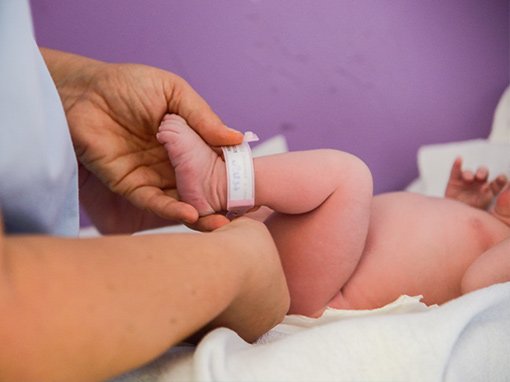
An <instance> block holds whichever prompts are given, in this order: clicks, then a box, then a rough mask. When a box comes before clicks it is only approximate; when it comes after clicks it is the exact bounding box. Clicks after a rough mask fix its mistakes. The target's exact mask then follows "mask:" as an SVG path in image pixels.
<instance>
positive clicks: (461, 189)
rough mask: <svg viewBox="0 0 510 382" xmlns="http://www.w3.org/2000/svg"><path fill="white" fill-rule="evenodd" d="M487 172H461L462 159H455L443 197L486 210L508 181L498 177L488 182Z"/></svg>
mask: <svg viewBox="0 0 510 382" xmlns="http://www.w3.org/2000/svg"><path fill="white" fill-rule="evenodd" d="M488 178H489V170H488V169H487V168H486V167H479V168H478V169H477V170H476V172H475V173H473V172H472V171H469V170H465V171H463V170H462V159H461V158H460V157H458V158H456V159H455V161H454V162H453V165H452V169H451V172H450V178H449V179H448V184H447V185H446V190H445V197H447V198H451V199H455V200H458V201H460V202H463V203H466V204H467V205H470V206H472V207H476V208H481V209H486V208H487V207H488V206H489V205H490V204H491V202H492V200H493V199H494V197H495V196H496V195H498V194H499V193H500V192H501V190H502V189H503V187H505V185H506V184H507V182H508V180H507V178H506V176H505V175H499V176H498V177H496V179H494V180H493V181H491V182H489V181H488Z"/></svg>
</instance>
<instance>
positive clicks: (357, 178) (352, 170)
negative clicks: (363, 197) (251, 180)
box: [324, 149, 373, 195]
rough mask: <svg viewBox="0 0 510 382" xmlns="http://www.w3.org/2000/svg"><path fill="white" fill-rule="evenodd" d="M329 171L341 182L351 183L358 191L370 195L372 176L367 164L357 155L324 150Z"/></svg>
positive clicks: (343, 183)
mask: <svg viewBox="0 0 510 382" xmlns="http://www.w3.org/2000/svg"><path fill="white" fill-rule="evenodd" d="M324 151H325V153H324V156H325V160H326V161H327V162H328V164H327V165H328V166H329V167H330V173H331V174H335V177H336V178H337V179H338V180H339V181H340V182H341V183H342V185H345V184H351V185H353V187H355V188H356V190H357V192H359V193H367V194H370V195H372V192H373V178H372V172H371V171H370V169H369V168H368V166H367V164H366V163H365V162H364V161H363V160H362V159H361V158H359V157H357V156H355V155H353V154H350V153H347V152H344V151H339V150H330V149H326V150H324Z"/></svg>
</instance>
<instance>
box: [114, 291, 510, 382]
mask: <svg viewBox="0 0 510 382" xmlns="http://www.w3.org/2000/svg"><path fill="white" fill-rule="evenodd" d="M509 344H510V283H505V284H499V285H494V286H491V287H489V288H486V289H483V290H479V291H476V292H474V293H471V294H469V295H465V296H462V297H461V298H458V299H456V300H454V301H451V302H449V303H447V304H445V305H443V306H441V307H435V308H425V307H424V306H423V304H421V303H419V302H418V301H417V299H413V298H408V297H406V298H402V299H401V300H399V301H397V302H396V303H394V304H392V305H391V306H387V307H386V308H383V309H379V310H375V311H371V312H366V311H363V312H359V311H336V310H334V309H330V310H328V311H327V312H326V313H325V315H324V316H323V317H322V318H320V319H315V320H314V319H308V318H304V317H297V316H289V317H288V318H287V319H286V320H285V321H284V323H282V324H280V325H279V326H277V327H276V328H274V329H273V330H271V331H270V332H269V333H268V334H267V335H266V336H264V337H262V339H261V340H260V341H259V343H257V344H253V345H252V344H248V343H246V342H245V341H243V340H242V339H241V338H240V337H238V336H237V335H236V334H235V333H234V332H233V331H231V330H228V329H217V330H214V331H213V332H211V333H210V334H208V335H207V336H206V337H205V338H204V339H203V340H202V342H201V343H200V344H199V346H198V347H197V349H196V351H194V352H193V349H192V348H182V347H180V348H176V349H174V350H172V351H170V352H169V353H167V354H166V355H165V356H164V357H162V358H161V359H159V360H158V361H156V362H155V363H153V364H150V365H148V366H146V367H145V368H142V369H139V370H137V371H135V372H133V373H131V374H128V375H125V376H123V377H121V378H119V379H117V380H116V382H135V381H136V382H140V381H152V382H160V381H333V380H334V381H441V380H445V381H462V382H469V381H508V380H510V351H509V350H510V345H509Z"/></svg>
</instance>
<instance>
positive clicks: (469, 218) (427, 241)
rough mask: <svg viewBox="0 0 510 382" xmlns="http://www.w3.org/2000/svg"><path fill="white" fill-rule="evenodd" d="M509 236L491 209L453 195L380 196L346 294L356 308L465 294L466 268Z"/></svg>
mask: <svg viewBox="0 0 510 382" xmlns="http://www.w3.org/2000/svg"><path fill="white" fill-rule="evenodd" d="M508 236H510V228H509V227H508V226H506V225H505V224H503V223H502V222H500V221H499V220H498V219H496V218H495V217H493V216H492V215H490V214H489V213H487V212H485V211H482V210H479V209H475V208H472V207H469V206H467V205H465V204H463V203H460V202H457V201H454V200H451V199H444V198H431V197H426V196H422V195H419V194H414V193H408V192H396V193H388V194H382V195H378V196H376V197H374V202H373V205H372V215H371V222H370V228H369V233H368V237H367V241H366V246H365V250H364V253H363V256H362V258H361V260H360V263H359V265H358V268H357V269H356V271H355V273H354V274H353V276H352V277H351V279H350V280H349V281H348V282H347V284H346V285H345V286H344V288H343V289H342V291H343V296H344V297H345V299H346V300H347V301H348V303H349V304H350V305H351V306H352V307H353V308H356V309H364V308H375V307H378V306H383V305H385V304H387V303H389V302H391V301H393V300H395V299H396V298H398V297H399V296H400V295H402V294H407V295H411V296H415V295H423V296H424V299H423V301H424V302H425V303H428V304H434V303H436V304H440V303H443V302H445V301H447V300H450V299H452V298H455V297H458V296H459V295H460V294H461V292H460V282H461V280H462V276H463V275H464V272H465V270H466V269H467V267H468V266H469V265H470V264H471V263H472V262H473V261H474V260H475V259H476V258H477V257H478V256H479V255H480V254H482V253H483V252H484V251H485V250H487V249H488V248H490V247H491V246H493V245H494V244H496V243H497V242H499V241H501V240H502V239H504V238H506V237H508Z"/></svg>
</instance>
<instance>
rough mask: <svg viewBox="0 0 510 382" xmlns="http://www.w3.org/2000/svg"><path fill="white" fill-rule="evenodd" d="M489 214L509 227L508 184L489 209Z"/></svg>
mask: <svg viewBox="0 0 510 382" xmlns="http://www.w3.org/2000/svg"><path fill="white" fill-rule="evenodd" d="M490 212H491V213H492V215H494V216H495V217H496V218H498V219H499V220H501V221H502V222H503V223H505V224H506V225H508V226H510V184H507V185H506V187H505V188H504V189H503V191H501V192H500V193H499V195H498V196H497V198H496V203H494V206H492V207H491V210H490Z"/></svg>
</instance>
